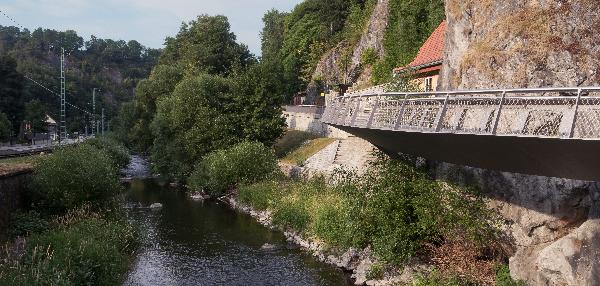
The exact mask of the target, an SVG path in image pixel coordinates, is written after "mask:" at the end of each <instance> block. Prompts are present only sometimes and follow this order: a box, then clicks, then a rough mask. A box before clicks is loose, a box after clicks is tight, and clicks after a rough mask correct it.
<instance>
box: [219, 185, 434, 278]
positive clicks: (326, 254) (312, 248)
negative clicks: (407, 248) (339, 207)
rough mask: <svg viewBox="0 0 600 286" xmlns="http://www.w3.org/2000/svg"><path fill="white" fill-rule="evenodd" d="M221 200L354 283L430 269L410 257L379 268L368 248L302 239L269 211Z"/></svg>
mask: <svg viewBox="0 0 600 286" xmlns="http://www.w3.org/2000/svg"><path fill="white" fill-rule="evenodd" d="M221 201H223V202H225V203H226V204H228V205H229V206H230V207H231V208H232V209H234V210H236V211H239V212H241V213H245V214H248V215H250V216H251V217H253V218H254V219H256V220H257V221H258V222H259V223H261V224H262V225H264V226H265V227H267V228H270V229H273V230H278V231H281V232H283V234H284V235H285V237H286V238H287V240H288V242H290V243H293V244H295V245H298V246H300V247H301V248H302V249H304V250H305V251H307V252H309V253H310V254H312V255H313V256H314V257H316V258H317V259H318V260H319V261H322V262H325V263H328V264H331V265H335V266H336V267H339V268H341V269H343V270H344V271H348V272H351V273H352V274H351V277H352V278H353V279H354V281H355V285H369V286H383V285H395V284H398V283H400V284H401V283H409V282H411V281H413V280H414V279H415V278H416V277H417V276H418V275H419V274H422V273H428V272H430V271H431V270H432V267H431V266H428V265H426V264H424V263H421V262H419V261H418V259H413V260H412V261H411V262H409V263H408V264H407V266H405V268H404V269H396V268H391V267H383V265H382V264H381V262H379V261H378V260H377V259H376V258H375V257H374V255H373V252H372V251H371V249H370V248H366V249H362V250H361V249H355V248H350V249H346V250H343V251H341V250H336V249H331V248H328V247H327V246H326V245H325V244H324V243H322V242H319V241H316V240H313V239H310V238H306V237H304V236H303V235H302V234H300V233H298V232H297V231H294V230H289V229H283V228H282V227H280V226H277V225H275V224H273V221H272V213H271V212H270V211H257V210H255V209H253V208H252V207H250V206H248V205H245V204H242V203H240V202H239V201H238V200H237V198H236V197H235V196H227V197H223V198H221ZM375 268H380V269H381V271H382V273H374V272H376V271H373V269H375ZM384 268H385V270H384ZM374 276H379V277H374Z"/></svg>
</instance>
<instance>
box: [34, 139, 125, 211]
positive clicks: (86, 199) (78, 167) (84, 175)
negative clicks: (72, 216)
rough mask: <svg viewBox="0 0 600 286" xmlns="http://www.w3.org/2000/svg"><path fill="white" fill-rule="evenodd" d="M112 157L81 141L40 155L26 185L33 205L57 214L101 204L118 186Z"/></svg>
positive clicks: (109, 199) (109, 197)
mask: <svg viewBox="0 0 600 286" xmlns="http://www.w3.org/2000/svg"><path fill="white" fill-rule="evenodd" d="M115 164H116V163H115V161H113V159H112V158H111V157H110V156H109V155H107V154H106V153H105V151H102V150H99V149H98V148H96V147H92V146H91V145H90V144H82V145H79V146H75V147H65V148H61V149H57V150H55V151H54V152H53V154H52V156H47V157H44V158H43V159H41V160H40V161H39V163H38V165H37V166H36V168H35V170H34V174H33V181H32V185H31V187H30V192H31V197H32V198H31V199H32V203H33V205H34V207H35V208H37V209H38V210H39V211H41V212H45V213H48V214H61V213H64V212H66V211H68V210H70V209H74V208H77V207H80V206H82V205H84V204H91V205H93V206H94V207H96V208H102V207H105V206H107V205H108V204H110V203H111V202H112V199H113V197H114V195H115V194H117V193H118V192H119V191H120V190H121V188H122V187H121V184H120V182H119V177H118V168H117V166H115Z"/></svg>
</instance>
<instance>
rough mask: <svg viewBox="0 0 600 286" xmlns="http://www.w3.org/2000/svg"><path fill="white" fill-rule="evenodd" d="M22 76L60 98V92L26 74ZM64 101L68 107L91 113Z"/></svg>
mask: <svg viewBox="0 0 600 286" xmlns="http://www.w3.org/2000/svg"><path fill="white" fill-rule="evenodd" d="M24 77H25V78H26V79H28V80H30V81H31V82H33V83H34V84H36V85H37V86H39V87H41V88H43V89H44V90H46V91H48V92H49V93H51V94H53V95H56V96H57V97H59V98H60V94H59V93H58V92H55V91H53V90H51V89H49V88H47V87H46V86H44V85H43V84H41V83H39V82H37V81H36V80H34V79H32V78H30V77H28V76H26V75H24ZM65 103H66V104H67V105H68V106H70V107H73V108H75V109H77V110H79V111H81V112H84V113H86V114H88V115H91V114H92V113H91V112H89V111H87V110H85V109H82V108H79V107H78V106H76V105H74V104H72V103H70V102H65Z"/></svg>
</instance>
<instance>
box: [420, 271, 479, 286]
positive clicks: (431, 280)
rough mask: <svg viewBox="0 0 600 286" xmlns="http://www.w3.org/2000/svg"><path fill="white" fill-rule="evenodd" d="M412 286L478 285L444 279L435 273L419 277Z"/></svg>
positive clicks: (462, 280)
mask: <svg viewBox="0 0 600 286" xmlns="http://www.w3.org/2000/svg"><path fill="white" fill-rule="evenodd" d="M411 285H412V286H476V285H477V283H474V282H472V281H468V280H465V279H463V278H459V277H444V276H442V275H441V274H440V273H439V272H437V271H433V272H432V273H430V274H429V275H427V276H421V277H417V279H415V281H414V282H413V283H412V284H411Z"/></svg>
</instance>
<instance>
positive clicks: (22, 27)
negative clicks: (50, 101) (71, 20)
mask: <svg viewBox="0 0 600 286" xmlns="http://www.w3.org/2000/svg"><path fill="white" fill-rule="evenodd" d="M0 14H2V15H4V17H6V18H7V19H8V20H10V21H11V22H13V23H14V24H15V25H17V27H18V28H20V29H22V30H25V27H24V26H23V25H21V24H19V23H18V22H17V21H15V19H13V18H12V17H10V16H9V15H8V14H6V12H4V11H3V10H0ZM72 52H73V50H71V51H70V52H69V53H68V55H67V56H70V55H71V53H72ZM24 77H25V78H26V79H28V80H30V81H31V82H33V83H35V84H36V85H37V86H39V87H41V88H43V89H45V90H46V91H48V92H50V93H51V94H54V95H56V96H58V97H59V98H60V97H61V96H60V94H59V93H57V92H55V91H53V90H51V89H49V88H47V87H46V86H44V85H43V84H41V83H39V82H37V81H35V80H34V79H32V78H30V77H28V76H27V75H24ZM65 104H66V105H68V106H70V107H73V108H75V109H77V110H79V111H81V112H84V113H86V114H88V115H91V114H92V113H90V112H89V111H87V110H84V109H82V108H79V107H77V106H76V105H74V104H72V103H70V102H66V101H65Z"/></svg>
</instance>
